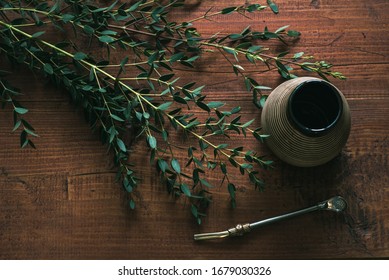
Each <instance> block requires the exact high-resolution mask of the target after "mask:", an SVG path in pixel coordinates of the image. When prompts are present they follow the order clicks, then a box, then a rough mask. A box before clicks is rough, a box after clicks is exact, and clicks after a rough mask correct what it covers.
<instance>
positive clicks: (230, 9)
mask: <svg viewBox="0 0 389 280" xmlns="http://www.w3.org/2000/svg"><path fill="white" fill-rule="evenodd" d="M236 9H237V7H228V8H224V9H223V10H221V13H222V15H228V14H231V13H232V12H234V11H235V10H236Z"/></svg>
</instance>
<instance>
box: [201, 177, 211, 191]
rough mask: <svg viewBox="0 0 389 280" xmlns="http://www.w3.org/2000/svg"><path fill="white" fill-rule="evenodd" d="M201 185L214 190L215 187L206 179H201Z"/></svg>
mask: <svg viewBox="0 0 389 280" xmlns="http://www.w3.org/2000/svg"><path fill="white" fill-rule="evenodd" d="M200 183H201V184H202V185H204V186H206V187H207V188H210V189H211V188H213V186H212V185H211V184H210V183H209V182H208V181H207V180H205V179H200Z"/></svg>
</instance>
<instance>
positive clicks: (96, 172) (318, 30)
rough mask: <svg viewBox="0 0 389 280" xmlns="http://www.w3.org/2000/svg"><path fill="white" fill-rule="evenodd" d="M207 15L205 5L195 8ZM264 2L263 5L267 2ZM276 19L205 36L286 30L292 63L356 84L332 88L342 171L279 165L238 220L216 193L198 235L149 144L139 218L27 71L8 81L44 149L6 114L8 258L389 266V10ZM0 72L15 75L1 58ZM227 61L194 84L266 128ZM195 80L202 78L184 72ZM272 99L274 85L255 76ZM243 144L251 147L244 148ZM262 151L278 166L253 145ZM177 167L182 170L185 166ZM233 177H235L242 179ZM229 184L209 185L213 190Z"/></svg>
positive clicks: (292, 7)
mask: <svg viewBox="0 0 389 280" xmlns="http://www.w3.org/2000/svg"><path fill="white" fill-rule="evenodd" d="M188 2H189V4H190V6H189V7H188V8H186V9H184V10H182V11H181V12H177V14H175V16H176V17H177V18H178V19H179V20H180V19H182V20H185V19H188V18H194V17H197V16H199V15H202V14H203V13H205V12H206V11H207V10H208V9H209V8H210V7H212V6H214V7H215V10H217V9H221V8H222V7H225V6H233V5H238V4H241V3H242V1H240V0H239V1H236V0H235V1H188ZM200 2H201V3H200ZM262 2H264V1H262ZM277 3H278V4H279V7H280V13H279V14H278V15H273V14H272V13H271V12H268V13H260V14H256V15H252V18H253V20H252V21H249V20H247V19H245V18H243V17H241V16H238V15H232V16H228V17H226V16H220V17H217V18H216V19H215V20H216V21H215V22H202V23H198V24H196V26H197V28H198V29H199V30H200V32H201V33H202V34H203V35H206V34H213V33H215V32H218V31H222V32H223V31H224V32H229V33H231V32H234V31H236V32H239V31H240V30H241V29H242V28H244V27H245V26H247V25H248V24H251V25H252V26H253V27H254V28H257V29H263V28H264V26H265V25H267V26H269V28H273V29H274V28H277V27H280V26H284V25H288V24H290V25H291V27H292V28H293V29H296V30H299V31H301V32H302V37H301V39H300V40H299V41H298V42H297V43H296V44H295V46H294V47H293V51H296V52H297V51H304V52H306V53H308V54H314V55H315V56H317V58H321V59H325V60H328V61H331V62H332V63H334V64H335V65H336V69H338V70H339V71H341V72H343V73H344V74H345V75H346V76H347V77H348V80H347V81H332V82H333V83H334V84H335V85H336V86H337V87H338V88H339V89H341V91H342V92H343V94H344V95H345V96H346V98H347V100H348V102H349V105H350V108H351V114H352V130H351V134H350V137H349V140H348V142H347V145H346V147H345V148H344V150H343V151H342V153H341V155H340V156H339V157H337V158H336V159H334V160H333V161H331V162H329V163H327V164H325V165H323V166H320V167H315V168H297V167H292V166H289V165H287V164H284V163H282V162H279V161H277V160H276V168H275V169H274V170H271V171H268V172H264V174H263V177H264V178H265V180H266V189H265V191H264V192H258V191H257V190H255V189H254V188H253V186H252V185H251V184H250V183H249V182H248V181H247V180H246V179H244V178H243V177H242V179H240V178H238V180H239V181H240V184H239V187H238V192H237V200H238V201H237V208H236V209H234V210H232V209H230V207H229V200H228V192H227V190H226V187H225V186H222V187H216V188H215V189H213V190H212V192H213V203H212V205H211V207H210V208H209V210H208V213H207V218H206V219H204V221H203V224H202V225H201V226H198V225H196V224H195V222H194V220H193V219H192V217H191V214H190V211H189V209H188V205H187V202H186V201H185V200H174V199H173V198H172V197H171V196H169V195H168V194H167V192H166V190H165V187H164V186H163V184H161V183H160V181H159V178H158V175H157V173H156V171H155V169H154V167H152V166H149V165H145V164H144V162H148V158H149V156H148V154H147V152H148V151H147V147H145V145H144V141H139V143H134V145H133V147H132V148H133V150H134V151H135V153H134V154H133V156H132V157H131V160H132V161H133V162H134V163H135V164H138V165H137V167H136V171H137V172H138V175H139V176H140V177H141V178H142V183H141V185H140V187H139V188H138V190H137V191H136V197H137V199H136V200H137V208H136V210H135V211H130V210H129V209H128V206H127V204H126V203H127V202H126V198H125V194H124V193H123V191H122V190H121V187H120V186H119V185H118V184H117V183H116V182H115V181H114V176H115V169H114V166H113V165H112V161H111V158H110V156H109V155H107V153H106V148H105V147H104V146H102V145H101V144H100V141H99V139H98V137H97V136H96V135H94V134H93V133H91V132H90V129H89V127H88V125H87V123H86V122H85V121H84V118H83V115H82V112H80V111H79V110H77V109H76V108H75V107H74V106H73V105H72V104H70V103H69V99H68V97H67V95H66V93H64V92H63V91H62V90H59V89H57V88H55V87H54V86H53V85H51V84H48V83H46V82H44V81H43V79H42V77H40V76H39V75H38V76H37V75H34V74H32V73H31V72H29V71H28V70H26V69H23V68H22V69H19V70H18V71H17V73H15V74H14V75H13V76H12V77H11V79H12V81H13V82H14V83H16V84H18V86H19V87H20V88H21V89H22V91H23V92H24V96H23V97H22V98H21V101H23V104H24V105H25V106H26V107H27V108H29V109H30V112H29V117H28V120H29V121H31V123H33V124H34V126H35V128H36V129H37V131H38V132H39V134H40V137H39V138H38V139H37V140H36V141H35V143H36V146H37V149H36V150H33V149H23V150H21V149H20V148H19V139H18V135H17V134H11V133H10V131H11V130H12V114H11V113H10V111H9V110H1V111H0V258H1V259H338V258H341V259H343V258H385V257H389V157H388V154H389V117H388V115H389V74H388V73H389V58H388V55H389V51H388V45H389V40H388V35H387V32H388V23H389V18H388V16H387V15H388V13H389V5H388V1H386V0H374V1H364V0H343V1H334V0H312V1H310V0H309V1H308V0H307V1H303V0H278V1H277ZM1 59H2V60H1V62H0V67H2V68H7V67H9V65H7V63H6V62H5V61H3V58H1ZM226 72H230V68H229V66H228V65H227V64H224V63H219V61H217V60H214V61H209V60H207V61H204V63H203V65H202V66H201V67H200V68H199V70H198V72H197V73H196V74H195V75H196V76H197V78H198V81H199V84H206V85H207V88H206V91H205V93H206V94H207V95H208V96H209V99H210V100H211V99H215V100H216V99H222V100H225V101H226V102H234V104H239V105H241V106H242V107H243V108H244V111H243V116H242V118H245V119H247V120H248V119H250V118H252V117H253V116H259V114H260V112H259V111H258V110H257V109H255V108H254V107H253V105H252V103H251V99H250V95H249V94H248V93H246V92H245V91H244V85H243V84H242V81H240V80H237V79H236V78H235V77H234V76H233V75H231V74H227V73H226ZM186 75H189V76H190V75H194V73H186ZM256 78H258V79H259V80H260V79H262V80H264V81H266V82H267V84H268V85H269V86H271V87H275V86H276V85H278V84H279V83H280V82H281V80H280V79H279V77H278V75H277V73H275V72H267V73H264V74H262V76H261V75H256ZM236 141H237V142H239V141H246V140H244V139H243V138H236ZM248 145H252V146H253V145H257V146H255V148H256V149H257V150H258V151H259V152H261V153H269V151H267V149H266V147H264V146H263V145H258V144H257V143H256V142H253V143H248ZM181 156H182V158H184V157H186V155H185V154H184V153H183V154H182V155H181ZM236 176H240V175H238V173H236ZM220 179H221V176H220V175H218V174H215V175H213V177H212V178H210V180H211V181H212V182H218V181H220ZM336 194H339V195H342V196H344V197H345V198H346V199H347V201H348V204H349V208H348V209H347V211H346V213H345V214H339V215H338V214H335V213H329V212H315V213H311V214H308V215H305V216H301V217H298V218H295V219H293V220H288V221H284V222H281V223H278V224H273V225H270V226H267V227H264V228H262V229H260V230H257V231H255V232H252V233H250V234H248V235H246V236H245V237H242V238H234V239H229V240H224V241H221V242H195V241H193V234H194V233H198V232H208V231H218V230H224V229H227V228H229V227H232V226H234V225H235V224H237V223H243V222H252V221H256V220H260V219H264V218H267V217H271V216H273V215H278V214H282V213H285V212H289V211H292V210H297V209H299V208H303V207H305V206H310V205H312V204H314V203H316V202H318V201H321V200H324V199H326V198H328V197H330V196H332V195H336Z"/></svg>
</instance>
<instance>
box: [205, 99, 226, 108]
mask: <svg viewBox="0 0 389 280" xmlns="http://www.w3.org/2000/svg"><path fill="white" fill-rule="evenodd" d="M224 104H225V103H223V102H220V101H211V102H209V103H208V104H207V106H208V108H211V109H216V108H220V107H222V106H224Z"/></svg>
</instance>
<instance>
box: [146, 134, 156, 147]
mask: <svg viewBox="0 0 389 280" xmlns="http://www.w3.org/2000/svg"><path fill="white" fill-rule="evenodd" d="M147 142H148V143H149V146H150V148H151V149H155V148H157V139H156V138H155V137H154V136H153V135H148V136H147Z"/></svg>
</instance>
